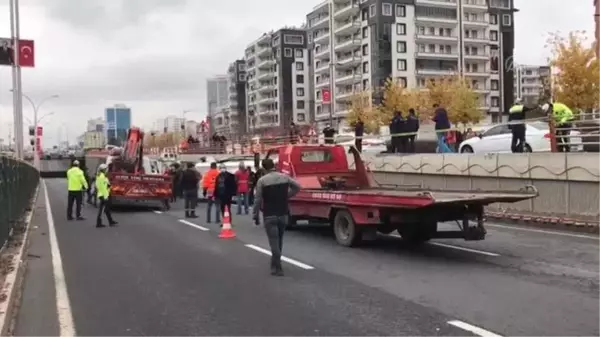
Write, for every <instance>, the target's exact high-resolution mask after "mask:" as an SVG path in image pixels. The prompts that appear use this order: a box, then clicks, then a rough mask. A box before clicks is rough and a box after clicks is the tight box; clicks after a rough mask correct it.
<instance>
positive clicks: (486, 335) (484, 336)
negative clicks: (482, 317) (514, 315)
mask: <svg viewBox="0 0 600 337" xmlns="http://www.w3.org/2000/svg"><path fill="white" fill-rule="evenodd" d="M448 324H450V325H453V326H455V327H457V328H460V329H463V330H466V331H469V332H472V333H474V334H476V335H478V336H481V337H502V336H501V335H498V334H495V333H493V332H490V331H487V330H485V329H482V328H480V327H478V326H475V325H472V324H469V323H465V322H463V321H456V320H455V321H449V322H448Z"/></svg>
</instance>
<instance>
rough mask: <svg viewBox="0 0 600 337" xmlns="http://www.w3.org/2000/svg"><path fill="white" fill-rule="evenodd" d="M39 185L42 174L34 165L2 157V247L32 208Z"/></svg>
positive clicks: (0, 222) (0, 233)
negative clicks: (32, 201) (33, 198)
mask: <svg viewBox="0 0 600 337" xmlns="http://www.w3.org/2000/svg"><path fill="white" fill-rule="evenodd" d="M39 183H40V174H39V172H38V171H37V170H36V169H35V168H34V167H33V165H31V164H29V163H27V162H25V161H21V160H18V159H15V158H10V157H8V156H0V246H2V247H4V246H5V245H6V242H7V240H8V238H9V237H10V236H11V234H12V231H13V229H14V228H15V225H16V224H17V223H18V222H19V221H22V218H23V216H24V215H25V212H26V211H27V210H28V209H30V208H31V207H32V205H31V199H32V197H33V195H34V193H35V192H36V190H37V187H38V184H39Z"/></svg>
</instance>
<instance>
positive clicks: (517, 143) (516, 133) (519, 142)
mask: <svg viewBox="0 0 600 337" xmlns="http://www.w3.org/2000/svg"><path fill="white" fill-rule="evenodd" d="M511 131H512V140H511V142H510V150H511V151H512V153H521V152H523V151H524V149H525V125H523V124H516V125H511Z"/></svg>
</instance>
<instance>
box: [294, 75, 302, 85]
mask: <svg viewBox="0 0 600 337" xmlns="http://www.w3.org/2000/svg"><path fill="white" fill-rule="evenodd" d="M296 83H299V84H304V75H296Z"/></svg>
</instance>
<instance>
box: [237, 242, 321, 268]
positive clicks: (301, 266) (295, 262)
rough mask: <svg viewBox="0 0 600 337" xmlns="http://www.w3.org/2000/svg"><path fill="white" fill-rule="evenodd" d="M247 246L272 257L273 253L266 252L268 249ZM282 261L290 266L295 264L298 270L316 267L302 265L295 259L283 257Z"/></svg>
mask: <svg viewBox="0 0 600 337" xmlns="http://www.w3.org/2000/svg"><path fill="white" fill-rule="evenodd" d="M245 246H246V247H248V248H250V249H254V250H255V251H257V252H260V253H263V254H265V255H269V256H271V252H270V251H268V250H266V249H264V248H262V247H259V246H255V245H251V244H247V245H245ZM281 260H282V261H285V262H287V263H289V264H293V265H294V266H296V267H298V268H302V269H305V270H312V269H315V267H313V266H309V265H307V264H306V263H302V262H300V261H297V260H294V259H290V258H289V257H285V256H282V257H281Z"/></svg>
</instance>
